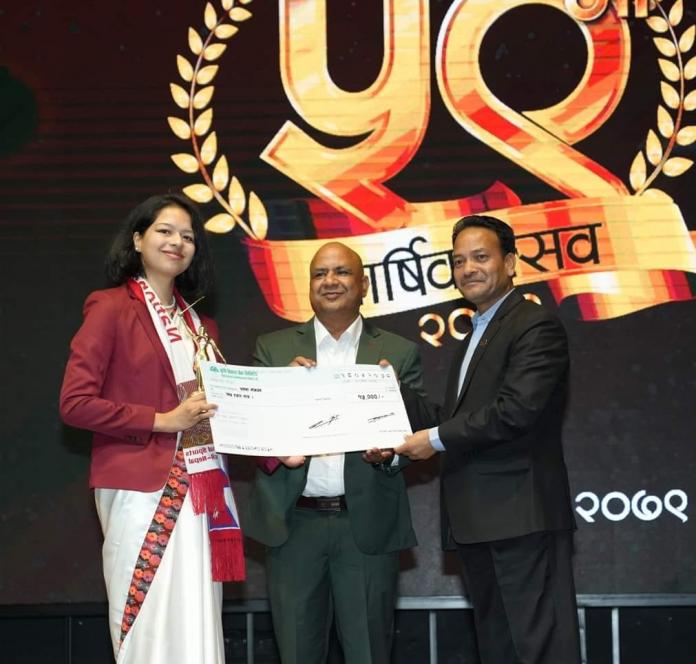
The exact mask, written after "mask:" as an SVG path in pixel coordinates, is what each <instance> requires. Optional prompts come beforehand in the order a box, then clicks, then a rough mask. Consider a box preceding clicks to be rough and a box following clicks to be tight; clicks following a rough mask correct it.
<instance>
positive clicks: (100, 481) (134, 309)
mask: <svg viewBox="0 0 696 664" xmlns="http://www.w3.org/2000/svg"><path fill="white" fill-rule="evenodd" d="M83 313H84V320H83V322H82V326H81V327H80V329H79V330H78V331H77V334H75V337H74V338H73V340H72V343H71V344H70V357H69V359H68V363H67V366H66V368H65V376H64V378H63V387H62V389H61V393H60V415H61V418H62V419H63V421H64V422H65V423H66V424H70V425H71V426H74V427H79V428H81V429H88V430H90V431H93V432H94V438H93V443H92V461H91V466H90V478H89V482H90V486H91V487H103V488H112V489H133V490H136V491H155V490H156V489H159V488H161V487H162V486H164V483H165V482H166V481H167V476H168V474H169V469H170V468H171V465H172V460H173V458H174V452H175V449H176V439H177V434H175V433H153V431H152V426H153V423H154V420H155V413H156V412H160V413H164V412H167V411H169V410H172V409H173V408H176V406H177V405H178V404H179V398H178V396H177V392H176V384H175V382H174V374H173V372H172V368H171V364H170V362H169V358H168V357H167V354H166V352H165V350H164V348H163V347H162V343H161V341H160V339H159V337H158V335H157V331H156V330H155V327H154V325H153V324H152V319H151V318H150V314H149V313H148V310H147V307H146V305H145V304H144V302H141V301H140V300H139V299H138V298H137V297H136V296H135V295H134V294H133V293H132V292H131V291H130V290H129V289H128V287H127V286H126V285H123V286H119V287H117V288H109V289H106V290H100V291H95V292H93V293H91V294H90V295H89V296H88V297H87V300H86V301H85V306H84V312H83ZM201 320H202V323H203V324H204V325H205V326H206V328H207V329H208V331H209V332H210V334H211V335H212V336H213V337H215V338H217V328H216V327H215V324H214V323H213V321H211V320H210V319H207V318H202V319H201Z"/></svg>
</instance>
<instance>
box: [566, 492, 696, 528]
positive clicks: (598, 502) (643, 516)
mask: <svg viewBox="0 0 696 664" xmlns="http://www.w3.org/2000/svg"><path fill="white" fill-rule="evenodd" d="M688 504H689V498H688V496H687V495H686V493H685V492H684V491H682V490H681V489H671V490H669V491H667V492H666V493H665V495H664V496H663V497H660V496H654V495H650V494H648V492H647V491H646V490H645V489H641V490H640V491H637V492H636V493H634V494H633V496H628V495H626V494H625V493H623V492H622V491H610V492H609V493H607V494H605V495H604V496H598V495H597V494H596V493H593V492H592V491H583V492H582V493H579V494H578V495H577V496H576V497H575V511H576V512H577V513H578V514H579V515H580V516H581V517H582V518H583V519H584V520H585V521H587V522H588V523H595V522H596V520H597V517H598V516H600V515H601V516H603V517H604V518H605V519H607V520H608V521H623V520H624V519H627V518H628V517H630V516H634V517H635V518H636V519H639V520H640V521H654V520H655V519H657V518H658V517H660V516H661V515H663V514H664V512H668V513H670V514H672V515H673V516H675V517H677V518H678V519H679V520H680V521H681V522H682V523H686V522H687V521H688V520H689V517H688V516H687V515H686V508H687V506H688Z"/></svg>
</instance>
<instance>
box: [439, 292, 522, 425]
mask: <svg viewBox="0 0 696 664" xmlns="http://www.w3.org/2000/svg"><path fill="white" fill-rule="evenodd" d="M522 300H523V297H522V295H520V293H519V292H518V291H515V292H514V293H511V294H510V295H508V297H507V299H506V300H505V302H503V304H501V305H500V309H498V311H496V312H495V316H493V320H491V322H490V323H488V326H487V327H486V331H485V332H484V334H483V336H482V337H481V340H480V341H479V343H478V346H477V347H476V350H474V354H473V356H472V358H471V362H470V363H469V366H468V368H467V370H466V376H464V383H463V384H462V389H461V390H460V391H459V394H458V395H457V401H456V402H455V404H454V408H453V409H452V412H454V411H456V410H457V408H459V406H460V405H461V403H462V399H463V398H464V395H465V394H466V391H467V389H469V384H470V383H471V378H472V376H473V375H474V372H475V371H476V367H477V366H478V363H479V362H480V361H481V358H482V357H483V356H484V355H485V354H486V351H487V350H488V346H489V345H490V343H491V341H492V340H493V338H494V337H495V335H496V334H498V332H499V330H500V328H501V326H502V323H503V320H504V319H505V316H507V315H508V314H509V313H510V311H512V310H513V309H514V308H515V307H516V306H517V305H518V304H519V303H520V302H521V301H522ZM463 358H464V356H462V359H463ZM459 366H460V367H461V362H460V363H459Z"/></svg>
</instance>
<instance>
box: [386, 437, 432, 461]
mask: <svg viewBox="0 0 696 664" xmlns="http://www.w3.org/2000/svg"><path fill="white" fill-rule="evenodd" d="M394 453H395V454H403V455H404V456H405V457H408V458H409V459H411V461H425V460H426V459H429V458H430V457H431V456H433V455H434V454H436V453H437V450H436V449H434V448H433V446H432V445H431V444H430V436H429V435H428V430H427V429H422V430H421V431H416V433H413V434H408V435H406V436H404V442H403V444H402V445H399V446H398V447H396V448H395V449H394Z"/></svg>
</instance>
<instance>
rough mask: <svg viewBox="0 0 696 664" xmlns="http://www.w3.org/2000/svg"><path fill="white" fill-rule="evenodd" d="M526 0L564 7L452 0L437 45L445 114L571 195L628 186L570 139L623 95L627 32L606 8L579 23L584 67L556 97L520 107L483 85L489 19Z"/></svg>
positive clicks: (600, 119)
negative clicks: (549, 103) (533, 107)
mask: <svg viewBox="0 0 696 664" xmlns="http://www.w3.org/2000/svg"><path fill="white" fill-rule="evenodd" d="M529 4H545V5H548V6H550V7H553V8H556V9H558V10H559V11H563V8H564V4H563V0H507V1H506V2H502V1H501V2H489V1H488V0H457V1H456V2H454V3H453V4H452V6H451V7H450V9H449V11H448V12H447V15H446V17H445V20H444V22H443V25H442V27H441V29H440V35H439V38H438V44H437V53H438V57H437V61H436V69H437V81H438V85H439V88H440V92H441V94H442V97H443V99H444V101H445V104H446V105H447V107H448V109H449V110H450V113H451V114H452V115H453V117H454V118H455V119H456V120H457V121H458V122H459V124H460V125H461V126H462V127H464V128H465V129H466V130H467V131H468V132H469V133H471V134H472V135H473V136H476V137H477V138H478V139H479V140H481V141H482V142H484V143H486V144H487V145H489V146H490V147H492V148H493V149H494V150H497V151H498V152H500V153H501V154H502V155H504V156H505V157H507V158H508V159H510V160H512V161H513V162H515V163H516V164H518V165H519V166H521V167H522V168H525V169H527V170H528V171H530V172H531V173H533V174H534V175H535V176H537V177H539V178H541V179H542V180H544V181H545V182H547V183H548V184H550V185H551V186H553V187H554V188H555V189H557V190H558V191H561V192H562V193H564V194H566V195H567V196H571V197H581V196H607V195H616V194H623V195H627V194H628V191H627V189H626V186H625V185H624V184H623V182H622V181H621V180H620V179H619V178H618V177H617V176H615V175H614V174H612V173H610V172H609V171H608V170H607V169H606V168H604V167H603V166H601V165H600V164H598V163H596V162H595V161H593V160H592V159H590V158H589V157H587V156H586V155H584V154H582V153H581V152H579V151H577V150H575V149H574V148H572V147H571V145H572V144H573V143H575V142H577V141H579V140H581V139H582V138H585V137H586V136H588V135H589V134H591V133H592V132H593V131H595V130H596V129H597V128H598V127H600V126H601V125H602V124H603V123H604V122H605V121H606V120H607V118H608V117H609V116H610V115H611V114H612V112H613V111H614V109H615V108H616V105H617V104H618V102H619V99H620V98H621V95H622V94H623V91H624V88H625V85H626V81H627V78H628V71H629V67H630V36H629V33H628V29H627V27H626V25H625V22H624V21H622V20H620V19H619V17H618V15H617V13H616V11H615V10H614V9H613V8H611V7H610V8H609V9H608V11H606V12H605V14H604V15H603V16H602V18H601V19H600V20H598V21H596V22H594V23H592V24H590V25H587V24H585V23H580V22H579V23H577V25H578V29H579V30H581V32H582V34H583V36H584V37H585V42H586V44H587V50H588V59H587V65H586V69H585V72H584V74H583V76H582V79H581V81H580V83H579V84H578V85H577V87H576V89H575V90H574V91H573V92H572V93H571V94H570V95H569V96H568V97H567V98H566V99H565V100H563V101H562V102H561V103H559V104H557V105H555V106H553V107H551V108H547V109H543V110H539V111H533V112H530V111H527V112H524V113H518V112H517V111H515V110H514V109H512V108H510V107H509V106H507V105H506V104H504V103H503V102H502V101H501V100H499V99H498V98H497V97H496V96H495V95H494V94H493V93H492V92H491V91H490V89H489V88H488V87H487V86H486V83H485V81H484V80H483V75H482V73H481V69H480V66H479V51H480V48H481V43H482V41H483V38H484V35H485V34H486V32H487V30H488V28H489V27H490V25H491V24H492V22H493V21H494V20H495V19H496V18H498V17H499V16H501V15H502V14H503V13H505V11H506V10H510V9H514V8H516V7H521V6H524V5H529Z"/></svg>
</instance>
